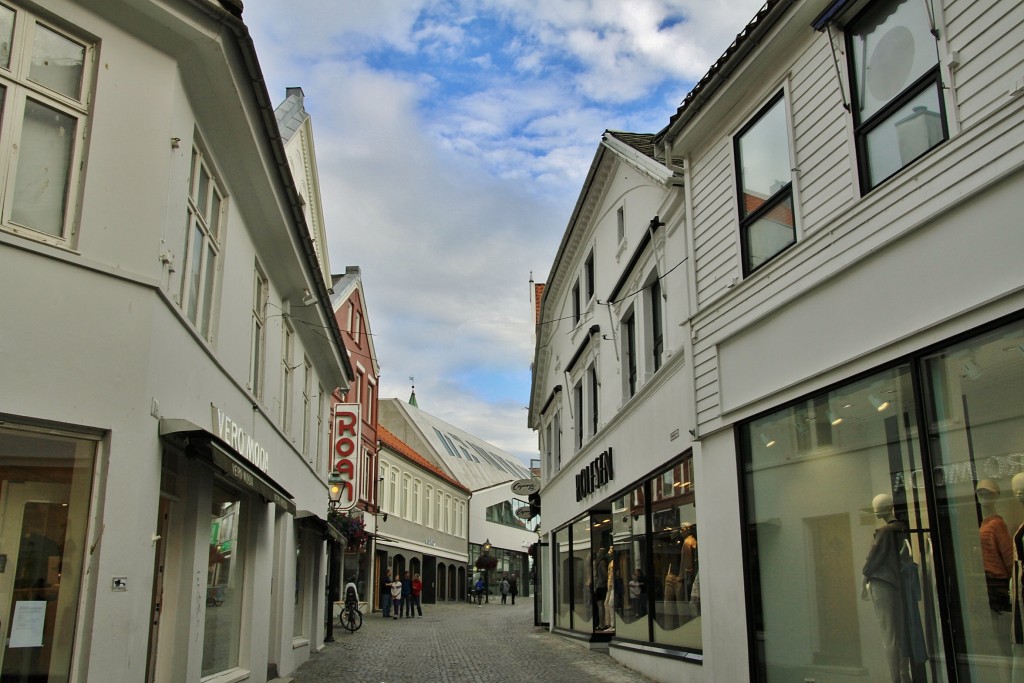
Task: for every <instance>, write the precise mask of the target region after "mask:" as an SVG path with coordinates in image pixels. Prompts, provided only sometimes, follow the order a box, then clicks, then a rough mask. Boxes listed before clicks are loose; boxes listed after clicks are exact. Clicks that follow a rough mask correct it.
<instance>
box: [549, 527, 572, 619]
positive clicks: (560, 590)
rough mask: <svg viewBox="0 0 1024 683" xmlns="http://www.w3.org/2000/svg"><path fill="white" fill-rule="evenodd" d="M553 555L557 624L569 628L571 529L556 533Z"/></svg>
mask: <svg viewBox="0 0 1024 683" xmlns="http://www.w3.org/2000/svg"><path fill="white" fill-rule="evenodd" d="M552 555H553V557H554V558H555V572H554V574H555V600H556V604H555V626H560V627H561V628H569V627H570V626H571V625H572V621H571V619H570V618H569V613H570V611H571V609H570V605H571V604H572V558H571V557H570V555H569V529H568V527H566V528H565V529H559V530H558V531H556V532H555V533H554V543H553V545H552Z"/></svg>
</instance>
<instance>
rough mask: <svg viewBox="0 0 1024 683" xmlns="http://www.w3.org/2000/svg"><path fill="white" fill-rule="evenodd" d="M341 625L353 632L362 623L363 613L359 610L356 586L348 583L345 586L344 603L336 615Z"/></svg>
mask: <svg viewBox="0 0 1024 683" xmlns="http://www.w3.org/2000/svg"><path fill="white" fill-rule="evenodd" d="M338 621H339V622H341V627H342V628H344V629H346V630H348V631H350V632H352V633H355V632H356V631H358V630H359V627H360V626H362V625H363V613H362V612H360V611H359V593H358V591H356V586H355V584H353V583H350V584H348V585H346V586H345V604H344V606H343V607H342V608H341V614H339V615H338Z"/></svg>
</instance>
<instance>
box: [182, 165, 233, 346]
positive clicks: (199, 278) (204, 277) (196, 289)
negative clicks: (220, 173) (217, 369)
mask: <svg viewBox="0 0 1024 683" xmlns="http://www.w3.org/2000/svg"><path fill="white" fill-rule="evenodd" d="M223 213H224V194H223V192H221V190H220V188H219V185H218V183H217V180H216V176H215V175H214V173H213V170H212V166H211V164H210V162H209V160H208V159H207V158H206V155H205V154H204V153H203V152H202V151H201V150H200V148H199V147H198V146H197V147H193V148H192V167H191V177H190V178H189V193H188V210H187V221H186V230H185V244H184V246H183V249H182V254H183V258H184V267H183V269H182V277H181V292H180V297H179V303H180V305H181V307H182V309H183V311H184V313H185V316H186V317H187V318H188V319H189V321H190V322H191V323H192V324H193V325H195V327H196V329H198V330H199V333H200V334H202V336H203V338H204V339H206V340H208V341H209V340H211V339H212V338H213V331H212V321H213V305H214V291H215V289H216V286H217V277H218V274H219V272H220V258H221V247H222V244H223V237H222V235H221V231H222V226H223V223H224V217H223Z"/></svg>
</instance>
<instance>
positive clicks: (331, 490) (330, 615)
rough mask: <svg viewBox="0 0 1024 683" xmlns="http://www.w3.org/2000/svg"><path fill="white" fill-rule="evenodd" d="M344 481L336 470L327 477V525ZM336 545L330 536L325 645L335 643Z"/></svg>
mask: <svg viewBox="0 0 1024 683" xmlns="http://www.w3.org/2000/svg"><path fill="white" fill-rule="evenodd" d="M344 481H345V480H344V479H343V478H342V476H341V474H339V473H338V472H335V471H334V470H331V473H330V474H329V475H328V476H327V495H328V501H327V523H328V524H330V523H331V521H332V517H333V515H332V513H333V512H335V511H336V510H337V508H338V503H340V502H341V485H342V483H344ZM336 545H337V542H336V541H335V540H334V539H333V538H331V537H330V536H328V537H327V589H326V591H324V592H325V593H326V599H327V609H326V610H325V611H326V614H327V624H326V632H325V634H324V642H325V643H333V642H334V600H333V599H332V598H334V599H337V596H338V572H337V571H336V570H335V566H334V565H335V560H336V558H335V553H336V552H337V551H336V550H335V546H336Z"/></svg>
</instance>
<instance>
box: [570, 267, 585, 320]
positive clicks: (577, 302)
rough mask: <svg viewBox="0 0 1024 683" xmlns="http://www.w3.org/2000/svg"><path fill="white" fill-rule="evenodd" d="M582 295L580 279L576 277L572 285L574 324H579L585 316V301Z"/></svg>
mask: <svg viewBox="0 0 1024 683" xmlns="http://www.w3.org/2000/svg"><path fill="white" fill-rule="evenodd" d="M581 296H582V294H581V292H580V280H579V278H576V281H575V282H574V283H573V285H572V302H571V303H572V323H573V325H579V323H580V319H581V318H582V317H583V303H582V301H581V299H580V297H581Z"/></svg>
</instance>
